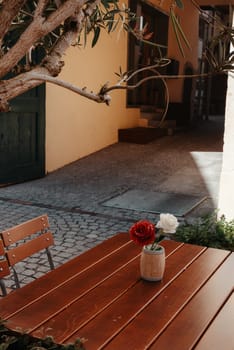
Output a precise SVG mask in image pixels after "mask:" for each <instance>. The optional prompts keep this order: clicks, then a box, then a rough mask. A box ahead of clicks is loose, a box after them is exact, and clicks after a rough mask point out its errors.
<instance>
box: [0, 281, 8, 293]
mask: <svg viewBox="0 0 234 350" xmlns="http://www.w3.org/2000/svg"><path fill="white" fill-rule="evenodd" d="M0 287H1V290H2V295H3V296H4V297H5V296H6V295H7V290H6V286H5V282H4V281H3V280H2V279H0Z"/></svg>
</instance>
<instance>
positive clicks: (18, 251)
mask: <svg viewBox="0 0 234 350" xmlns="http://www.w3.org/2000/svg"><path fill="white" fill-rule="evenodd" d="M48 229H49V221H48V216H47V215H41V216H39V217H36V218H34V219H32V220H29V221H26V222H23V223H22V224H19V225H17V226H14V227H12V228H10V229H8V230H5V231H2V232H1V233H0V238H1V239H2V242H3V246H4V254H5V257H6V260H7V262H8V266H9V267H11V269H12V271H13V274H14V279H15V284H16V287H17V288H19V287H20V283H19V278H18V275H17V272H16V269H15V265H16V264H17V263H18V262H20V261H22V260H24V259H26V258H27V257H30V256H31V255H33V254H35V253H38V252H39V251H41V250H43V249H45V250H46V253H47V257H48V261H49V265H50V268H51V270H53V269H54V263H53V260H52V256H51V253H50V250H49V247H50V246H51V245H53V244H54V239H53V235H52V233H51V232H50V231H48ZM33 235H35V236H34V237H33ZM4 266H5V265H4ZM4 266H2V268H4ZM0 276H1V275H0Z"/></svg>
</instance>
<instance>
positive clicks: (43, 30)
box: [0, 0, 87, 77]
mask: <svg viewBox="0 0 234 350" xmlns="http://www.w3.org/2000/svg"><path fill="white" fill-rule="evenodd" d="M86 1H87V0H86ZM86 1H85V0H68V1H66V2H65V3H63V4H62V5H61V6H60V7H59V8H58V9H57V10H56V11H54V12H53V13H52V14H51V15H50V16H49V17H48V18H47V20H45V18H43V17H41V16H37V17H34V20H33V22H32V23H31V24H30V25H29V26H28V27H27V29H26V30H25V31H24V32H23V34H22V35H21V37H20V39H19V40H18V41H17V43H16V44H15V45H14V46H13V47H12V48H11V49H10V50H9V51H8V53H6V54H5V55H4V57H2V58H1V59H0V77H1V76H4V75H6V74H7V73H8V72H9V71H10V70H12V68H13V67H14V66H15V65H16V64H17V63H18V62H19V61H20V60H21V59H22V58H23V57H24V55H25V52H27V51H29V49H30V48H31V47H32V46H33V44H34V43H35V42H37V41H38V40H39V39H40V38H42V37H44V36H45V35H46V34H48V33H50V32H51V31H52V30H54V29H55V28H56V27H58V26H59V25H60V24H61V23H62V22H63V21H65V20H66V19H67V18H69V17H70V16H73V15H74V13H79V11H81V9H82V6H83V5H84V4H85V2H86Z"/></svg>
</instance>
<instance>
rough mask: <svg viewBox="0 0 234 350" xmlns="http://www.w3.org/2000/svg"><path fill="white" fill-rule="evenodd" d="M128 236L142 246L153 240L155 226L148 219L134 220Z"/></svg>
mask: <svg viewBox="0 0 234 350" xmlns="http://www.w3.org/2000/svg"><path fill="white" fill-rule="evenodd" d="M129 234H130V238H131V239H132V240H133V241H134V242H135V243H137V244H140V245H142V246H144V245H147V244H150V243H153V242H154V241H155V226H154V224H152V223H151V222H150V221H147V220H141V221H138V222H136V223H135V224H134V225H132V227H131V228H130V230H129Z"/></svg>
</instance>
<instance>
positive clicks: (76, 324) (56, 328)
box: [33, 242, 181, 343]
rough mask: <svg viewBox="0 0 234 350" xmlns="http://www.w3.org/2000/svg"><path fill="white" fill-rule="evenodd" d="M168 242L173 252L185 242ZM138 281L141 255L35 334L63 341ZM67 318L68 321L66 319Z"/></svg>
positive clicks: (167, 251)
mask: <svg viewBox="0 0 234 350" xmlns="http://www.w3.org/2000/svg"><path fill="white" fill-rule="evenodd" d="M164 245H165V246H166V247H167V249H166V253H167V254H171V253H172V252H173V251H175V250H177V248H178V247H180V246H181V244H180V243H177V242H173V243H172V242H171V243H170V244H168V242H165V243H164ZM168 245H169V246H168ZM138 281H140V270H139V255H138V256H136V258H135V259H134V260H133V261H132V262H130V263H129V264H128V265H126V266H123V267H122V269H120V270H119V271H118V272H117V273H115V274H113V275H112V276H110V278H108V279H107V280H105V281H104V282H103V283H102V284H100V285H98V286H97V287H96V288H95V289H93V290H91V291H90V292H89V293H87V294H86V295H84V296H83V297H82V298H81V299H79V300H78V301H76V302H75V303H73V304H72V305H70V306H69V307H67V308H66V309H65V310H64V311H62V312H61V313H59V314H58V315H56V317H53V319H52V320H49V321H48V322H46V323H44V324H43V325H42V326H41V327H39V328H38V329H37V330H36V331H34V332H33V335H34V336H37V337H38V336H40V337H42V336H43V337H45V336H47V335H51V336H53V338H54V339H56V341H57V342H60V343H61V342H63V341H64V340H65V339H67V338H68V337H70V336H71V335H72V334H73V333H74V332H75V331H77V330H78V329H79V328H81V327H82V326H84V325H85V324H86V323H88V322H90V320H91V319H93V318H95V317H96V316H97V315H98V314H99V313H100V312H101V311H103V310H104V309H105V308H106V307H108V306H109V305H110V304H111V303H113V302H115V300H117V299H118V298H119V297H121V296H122V295H123V294H124V293H126V292H127V291H128V290H129V289H130V288H132V287H133V286H134V285H135V284H136V283H138ZM64 320H66V321H65V322H64Z"/></svg>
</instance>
